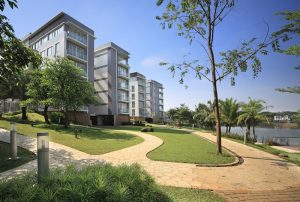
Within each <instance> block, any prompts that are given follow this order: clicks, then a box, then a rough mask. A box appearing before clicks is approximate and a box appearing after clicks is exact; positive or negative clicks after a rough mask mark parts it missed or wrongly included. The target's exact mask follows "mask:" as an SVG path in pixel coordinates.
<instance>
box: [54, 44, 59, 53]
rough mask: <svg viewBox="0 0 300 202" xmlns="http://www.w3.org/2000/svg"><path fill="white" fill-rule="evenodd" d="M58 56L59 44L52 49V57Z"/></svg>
mask: <svg viewBox="0 0 300 202" xmlns="http://www.w3.org/2000/svg"><path fill="white" fill-rule="evenodd" d="M58 55H59V43H56V44H55V48H54V56H58Z"/></svg>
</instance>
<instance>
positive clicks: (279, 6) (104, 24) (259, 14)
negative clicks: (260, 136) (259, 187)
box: [5, 0, 300, 111]
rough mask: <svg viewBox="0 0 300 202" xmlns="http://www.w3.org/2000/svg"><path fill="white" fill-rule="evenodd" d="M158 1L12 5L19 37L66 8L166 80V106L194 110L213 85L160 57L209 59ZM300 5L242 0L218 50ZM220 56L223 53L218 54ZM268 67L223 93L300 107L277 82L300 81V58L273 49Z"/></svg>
mask: <svg viewBox="0 0 300 202" xmlns="http://www.w3.org/2000/svg"><path fill="white" fill-rule="evenodd" d="M155 3H156V1H155V0H110V1H106V0H88V1H87V0H85V1H84V0H26V1H19V4H18V5H19V8H18V9H14V10H9V9H6V11H5V14H6V15H7V17H8V18H9V19H10V22H11V24H12V25H13V27H14V29H15V33H16V35H17V36H18V37H20V38H22V37H24V36H25V35H26V34H28V33H29V32H32V31H35V30H36V29H37V28H39V27H40V26H41V25H43V24H44V23H46V22H47V21H48V20H49V19H50V18H52V17H54V16H55V15H56V14H58V13H59V12H61V11H64V12H66V13H68V14H69V15H71V16H72V17H74V18H75V19H77V20H78V21H80V22H82V23H83V24H85V25H87V26H89V27H90V28H92V29H93V30H94V31H95V36H96V40H95V47H97V46H99V45H101V44H104V43H106V42H109V41H112V42H114V43H116V44H118V45H119V46H121V47H122V48H124V49H125V50H127V51H128V52H130V54H131V58H130V61H129V62H130V66H131V71H138V72H141V73H143V74H144V75H145V76H146V77H147V78H149V79H154V80H157V81H158V82H161V83H163V85H164V87H165V109H166V110H168V109H169V108H171V107H175V106H178V105H179V104H181V103H185V104H187V105H188V106H189V107H191V108H192V109H194V106H195V105H196V104H197V103H199V102H202V103H206V102H207V101H208V100H210V99H212V88H211V84H210V83H209V82H207V81H205V80H201V81H199V80H198V79H194V77H193V76H192V75H190V76H188V77H187V79H186V84H187V85H188V88H187V89H185V87H184V86H183V85H180V84H179V83H178V78H172V75H171V74H170V72H168V70H167V69H166V68H164V67H160V66H159V65H158V63H159V62H160V61H167V62H173V63H176V62H180V61H182V58H183V55H186V54H190V57H192V58H195V59H199V60H200V61H201V64H204V65H207V64H208V60H207V58H206V57H205V53H204V51H203V50H202V49H201V47H200V45H199V44H198V42H195V43H193V44H192V45H190V44H189V43H188V41H186V40H185V39H184V38H181V37H178V36H177V33H176V30H162V29H161V26H160V24H159V22H158V21H157V20H155V16H157V15H160V14H161V13H162V11H163V8H160V7H156V5H155ZM299 7H300V1H297V0H265V1H261V0H240V1H237V4H236V7H235V8H234V10H233V11H232V12H231V13H230V14H229V15H228V17H227V18H226V19H225V20H224V21H223V22H222V24H220V26H218V27H217V30H216V31H217V34H216V37H215V49H216V55H218V52H219V51H225V50H227V49H233V48H237V47H239V45H240V43H241V42H243V41H246V40H249V39H251V38H252V37H257V38H258V39H263V38H264V36H265V33H266V31H267V27H266V23H268V24H269V27H270V32H273V31H276V30H278V29H279V28H280V27H281V26H282V25H283V24H284V23H285V21H283V20H282V19H281V18H280V17H279V16H276V15H274V13H275V12H278V11H283V10H294V9H297V8H299ZM294 42H296V43H298V44H299V43H300V39H299V38H297V39H296V40H294ZM217 59H218V56H217ZM260 59H261V61H262V65H263V70H262V72H261V73H260V74H259V76H258V78H256V79H253V76H252V71H251V69H249V71H248V72H247V73H241V74H240V75H239V77H238V78H237V79H236V86H231V85H230V81H229V79H226V80H224V81H222V83H221V84H219V97H220V98H221V99H225V98H227V97H233V98H235V99H237V100H238V101H247V100H248V97H251V98H255V99H263V100H265V101H266V102H267V105H269V106H272V107H271V108H270V109H269V110H271V111H283V110H298V109H300V95H294V94H286V93H279V92H276V91H274V89H275V88H277V87H285V86H296V85H300V79H299V78H300V71H297V70H294V69H293V67H294V66H296V65H297V64H299V62H300V58H299V57H298V58H297V57H292V56H286V55H283V54H278V53H273V52H271V53H270V54H269V55H268V56H260Z"/></svg>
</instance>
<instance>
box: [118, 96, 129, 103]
mask: <svg viewBox="0 0 300 202" xmlns="http://www.w3.org/2000/svg"><path fill="white" fill-rule="evenodd" d="M118 98H119V101H122V102H129V97H125V96H119V97H118Z"/></svg>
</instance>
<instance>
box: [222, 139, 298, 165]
mask: <svg viewBox="0 0 300 202" xmlns="http://www.w3.org/2000/svg"><path fill="white" fill-rule="evenodd" d="M225 138H226V139H230V140H232V141H235V142H238V143H241V144H244V141H243V140H239V139H235V138H229V137H225ZM247 145H248V146H249V147H253V148H255V149H259V150H261V151H264V152H267V153H270V154H273V155H276V156H278V154H286V155H288V157H281V158H283V159H285V160H287V161H289V162H291V163H294V164H296V165H298V166H300V154H299V153H298V154H296V153H288V152H285V151H281V150H278V149H275V148H273V147H271V146H269V145H266V144H253V143H247Z"/></svg>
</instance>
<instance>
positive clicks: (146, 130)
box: [141, 127, 154, 132]
mask: <svg viewBox="0 0 300 202" xmlns="http://www.w3.org/2000/svg"><path fill="white" fill-rule="evenodd" d="M141 132H154V128H152V127H150V128H142V129H141Z"/></svg>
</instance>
